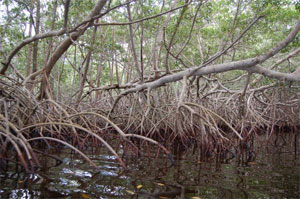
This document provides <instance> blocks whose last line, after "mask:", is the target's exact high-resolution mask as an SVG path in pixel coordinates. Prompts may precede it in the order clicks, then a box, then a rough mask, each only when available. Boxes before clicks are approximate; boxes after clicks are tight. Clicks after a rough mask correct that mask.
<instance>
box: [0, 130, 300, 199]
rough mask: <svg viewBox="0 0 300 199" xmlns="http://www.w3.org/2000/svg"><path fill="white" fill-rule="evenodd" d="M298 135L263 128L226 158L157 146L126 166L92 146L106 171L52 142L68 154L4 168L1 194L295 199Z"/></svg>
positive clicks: (298, 191)
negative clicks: (33, 165)
mask: <svg viewBox="0 0 300 199" xmlns="http://www.w3.org/2000/svg"><path fill="white" fill-rule="evenodd" d="M299 137H300V136H299V133H279V134H277V133H274V134H273V135H272V136H271V138H268V135H267V134H265V135H259V136H257V137H256V138H255V141H254V142H253V143H252V148H253V150H251V151H249V150H246V151H244V152H243V151H240V153H232V152H228V153H224V154H223V157H222V158H221V157H216V156H215V155H214V154H210V155H208V156H206V157H201V150H200V147H199V146H197V145H196V144H195V145H192V146H190V147H188V148H187V149H186V150H180V152H178V151H177V152H174V151H173V152H172V153H173V156H174V161H175V165H174V166H172V164H171V162H170V160H169V159H168V158H167V157H166V156H165V154H163V153H159V152H158V149H157V148H156V147H152V146H150V147H148V149H147V150H145V151H143V155H141V156H140V157H137V156H136V155H135V154H127V155H126V157H123V158H124V160H125V162H126V164H127V166H128V169H127V170H124V169H123V168H122V167H121V166H120V164H119V162H118V161H117V160H116V158H115V157H114V156H113V155H112V154H110V153H109V152H108V151H107V150H106V149H105V148H104V147H101V148H97V149H95V148H91V149H88V150H85V153H86V154H87V155H88V156H89V157H90V158H91V159H92V160H93V161H94V163H95V164H96V165H97V166H99V167H100V168H101V170H100V171H96V170H95V169H94V168H93V167H91V165H90V164H89V163H88V162H87V161H85V160H84V159H83V158H82V157H81V156H79V155H78V154H77V153H75V152H74V151H72V150H70V149H69V148H61V149H60V150H57V149H47V153H48V154H52V155H54V156H56V157H59V158H60V159H61V161H59V160H55V159H52V158H49V157H44V156H41V159H40V161H41V164H42V165H43V167H42V168H41V169H40V170H38V171H37V172H36V173H34V174H27V173H24V171H22V170H21V169H20V166H17V165H14V164H12V163H11V162H10V163H8V165H5V168H4V169H3V168H2V169H1V173H0V182H1V183H0V198H11V199H13V198H28V199H29V198H30V199H33V198H192V199H199V198H201V199H204V198H272V199H273V198H275V199H276V198H295V199H296V198H299V197H300V158H299V149H300V147H299V145H300V143H299ZM120 152H122V149H120ZM43 157H44V158H43ZM2 166H3V165H2Z"/></svg>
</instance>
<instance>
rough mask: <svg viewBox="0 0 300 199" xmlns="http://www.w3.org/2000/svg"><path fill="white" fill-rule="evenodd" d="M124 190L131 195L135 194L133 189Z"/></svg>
mask: <svg viewBox="0 0 300 199" xmlns="http://www.w3.org/2000/svg"><path fill="white" fill-rule="evenodd" d="M125 191H126V192H127V193H129V194H131V195H133V194H135V193H134V192H133V191H130V190H125Z"/></svg>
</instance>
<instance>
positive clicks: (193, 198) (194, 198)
mask: <svg viewBox="0 0 300 199" xmlns="http://www.w3.org/2000/svg"><path fill="white" fill-rule="evenodd" d="M192 199H201V198H200V197H198V196H193V197H192Z"/></svg>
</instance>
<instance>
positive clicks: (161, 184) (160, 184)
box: [156, 182, 165, 186]
mask: <svg viewBox="0 0 300 199" xmlns="http://www.w3.org/2000/svg"><path fill="white" fill-rule="evenodd" d="M156 184H157V185H159V186H165V185H164V184H163V183H159V182H158V183H156Z"/></svg>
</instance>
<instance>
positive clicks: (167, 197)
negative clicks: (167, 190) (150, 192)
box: [159, 196, 168, 199]
mask: <svg viewBox="0 0 300 199" xmlns="http://www.w3.org/2000/svg"><path fill="white" fill-rule="evenodd" d="M159 198H161V199H163V198H168V197H165V196H159Z"/></svg>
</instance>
